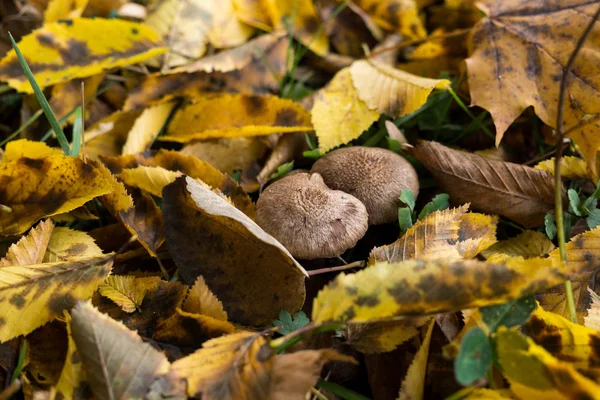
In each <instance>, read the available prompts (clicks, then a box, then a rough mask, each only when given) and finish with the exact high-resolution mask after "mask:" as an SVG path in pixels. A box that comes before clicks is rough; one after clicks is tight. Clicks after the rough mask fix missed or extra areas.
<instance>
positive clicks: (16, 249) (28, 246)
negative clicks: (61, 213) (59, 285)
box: [0, 219, 54, 268]
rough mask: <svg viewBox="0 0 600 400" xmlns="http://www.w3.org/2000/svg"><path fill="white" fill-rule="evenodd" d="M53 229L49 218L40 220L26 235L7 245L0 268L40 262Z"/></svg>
mask: <svg viewBox="0 0 600 400" xmlns="http://www.w3.org/2000/svg"><path fill="white" fill-rule="evenodd" d="M53 229H54V224H53V223H52V221H51V220H49V219H48V220H45V221H42V222H40V223H39V224H38V225H37V226H36V227H35V228H32V229H31V230H30V231H29V232H28V233H27V235H25V236H23V237H22V238H21V239H20V240H19V241H18V242H17V243H15V244H13V245H12V246H10V247H9V249H8V252H7V253H6V256H4V258H2V259H0V268H2V267H6V266H9V265H32V264H41V263H42V260H43V259H44V254H45V253H46V248H47V247H48V243H49V242H50V236H51V235H52V230H53Z"/></svg>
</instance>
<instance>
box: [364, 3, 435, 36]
mask: <svg viewBox="0 0 600 400" xmlns="http://www.w3.org/2000/svg"><path fill="white" fill-rule="evenodd" d="M355 3H356V5H357V6H359V7H360V8H362V9H363V10H365V11H366V12H367V13H368V14H369V15H370V16H371V18H373V21H374V22H375V23H376V24H377V25H379V26H381V27H382V28H383V29H386V30H388V31H394V32H398V33H400V34H402V35H403V36H406V37H409V38H412V39H418V38H422V37H425V36H427V32H426V31H425V28H424V27H423V22H422V21H421V18H419V10H418V8H417V4H416V3H415V1H414V0H357V1H355Z"/></svg>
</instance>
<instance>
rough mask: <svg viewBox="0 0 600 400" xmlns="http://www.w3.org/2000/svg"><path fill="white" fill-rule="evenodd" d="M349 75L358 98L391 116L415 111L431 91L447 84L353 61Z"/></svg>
mask: <svg viewBox="0 0 600 400" xmlns="http://www.w3.org/2000/svg"><path fill="white" fill-rule="evenodd" d="M350 75H351V76H352V84H353V85H354V87H355V88H356V91H357V93H358V97H359V98H360V99H361V100H362V101H364V102H365V104H366V105H367V107H369V109H371V110H375V111H377V112H378V113H380V114H386V115H389V116H392V117H399V116H402V115H406V114H410V113H412V112H414V111H416V110H418V109H419V108H421V106H422V105H423V104H425V102H426V101H427V97H429V94H430V93H431V92H432V91H433V89H444V88H446V87H447V86H448V85H450V81H449V80H447V79H429V78H423V77H421V76H417V75H413V74H410V73H408V72H405V71H402V70H400V69H397V68H394V67H390V66H388V65H385V64H383V63H380V62H377V61H365V60H361V61H355V62H354V63H352V65H351V66H350Z"/></svg>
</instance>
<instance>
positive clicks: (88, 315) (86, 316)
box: [71, 302, 170, 399]
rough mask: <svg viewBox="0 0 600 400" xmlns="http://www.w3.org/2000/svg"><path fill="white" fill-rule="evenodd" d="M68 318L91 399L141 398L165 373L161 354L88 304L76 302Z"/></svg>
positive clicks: (165, 368)
mask: <svg viewBox="0 0 600 400" xmlns="http://www.w3.org/2000/svg"><path fill="white" fill-rule="evenodd" d="M71 316H72V321H71V331H72V335H73V340H74V341H75V343H76V345H77V350H78V352H79V353H80V355H81V361H82V364H83V369H84V371H85V372H86V376H87V378H88V381H89V383H90V388H91V390H92V393H93V394H94V397H95V398H97V399H125V398H142V397H143V396H144V395H145V394H146V392H147V391H148V390H149V388H150V384H151V383H152V382H153V381H154V380H155V379H156V378H157V377H159V376H162V375H166V374H167V373H168V372H169V367H170V365H169V362H168V361H167V358H166V357H165V355H164V354H163V353H161V352H159V351H157V350H155V349H154V348H153V347H152V346H150V344H148V343H144V342H143V341H142V339H141V338H140V337H139V336H138V335H137V334H136V333H135V332H133V331H130V330H129V329H127V328H126V327H125V325H123V324H122V323H120V322H118V321H115V320H113V319H112V318H110V317H109V316H107V315H105V314H102V313H100V312H99V311H98V310H97V309H96V308H94V307H93V306H92V305H91V304H90V303H89V302H86V303H84V302H79V303H78V304H77V306H76V307H75V308H74V309H73V312H72V314H71Z"/></svg>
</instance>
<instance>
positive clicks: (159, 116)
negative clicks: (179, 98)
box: [123, 103, 175, 154]
mask: <svg viewBox="0 0 600 400" xmlns="http://www.w3.org/2000/svg"><path fill="white" fill-rule="evenodd" d="M174 106H175V103H162V104H157V105H155V106H151V107H148V108H147V109H145V110H144V111H143V112H142V114H141V115H140V116H139V117H138V119H136V120H135V123H134V124H133V126H132V127H131V130H130V131H129V133H128V134H127V141H126V142H125V144H124V145H123V154H137V153H143V152H144V151H146V150H148V149H149V148H150V146H151V145H152V143H154V140H155V139H156V138H157V137H158V134H159V133H160V131H161V129H162V127H163V125H164V124H165V122H166V121H167V118H168V117H169V115H170V114H171V110H173V107H174Z"/></svg>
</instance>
